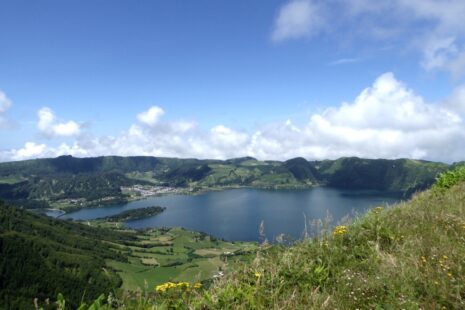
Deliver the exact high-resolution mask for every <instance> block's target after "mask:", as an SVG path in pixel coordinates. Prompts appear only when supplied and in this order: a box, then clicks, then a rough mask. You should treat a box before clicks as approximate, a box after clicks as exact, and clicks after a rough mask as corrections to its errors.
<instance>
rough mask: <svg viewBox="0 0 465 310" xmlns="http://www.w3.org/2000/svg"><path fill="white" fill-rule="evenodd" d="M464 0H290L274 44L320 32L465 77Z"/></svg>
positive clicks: (278, 22) (276, 27) (277, 21)
mask: <svg viewBox="0 0 465 310" xmlns="http://www.w3.org/2000/svg"><path fill="white" fill-rule="evenodd" d="M463 16H465V1H463V0H447V1H438V0H383V1H371V0H351V1H347V0H327V1H316V0H290V1H289V2H287V3H285V4H284V5H283V6H282V7H281V9H280V11H279V14H278V16H277V18H276V19H275V21H274V29H273V32H272V34H271V39H272V40H273V41H283V40H286V39H299V38H308V37H310V36H312V35H315V34H317V33H319V32H321V31H322V30H326V32H325V33H327V35H328V37H331V36H333V37H334V38H335V39H336V40H338V42H344V43H342V44H347V43H346V42H347V41H350V42H354V43H353V44H354V45H355V44H356V45H361V46H364V45H365V44H366V42H367V39H370V40H375V41H376V42H382V43H383V44H389V45H392V44H394V45H395V46H396V48H398V49H399V50H400V51H402V50H406V49H410V48H414V49H415V50H416V51H417V52H418V53H419V56H420V57H419V59H420V61H419V63H420V64H421V65H422V66H423V67H424V68H425V69H426V70H443V71H447V72H450V73H451V74H452V75H453V76H454V77H455V78H459V77H461V76H462V75H463V74H464V73H465V27H464V26H463Z"/></svg>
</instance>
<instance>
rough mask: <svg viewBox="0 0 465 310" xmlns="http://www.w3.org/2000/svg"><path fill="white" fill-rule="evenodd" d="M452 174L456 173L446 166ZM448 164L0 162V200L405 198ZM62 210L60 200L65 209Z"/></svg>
mask: <svg viewBox="0 0 465 310" xmlns="http://www.w3.org/2000/svg"><path fill="white" fill-rule="evenodd" d="M451 167H454V166H451ZM447 169H449V165H447V164H443V163H435V162H428V161H417V160H409V159H397V160H386V159H361V158H355V157H351V158H341V159H338V160H324V161H307V160H306V159H304V158H294V159H290V160H288V161H285V162H280V161H259V160H257V159H255V158H252V157H243V158H236V159H229V160H224V161H222V160H199V159H179V158H162V157H141V156H138V157H118V156H105V157H95V158H75V157H71V156H61V157H57V158H48V159H36V160H27V161H18V162H7V163H0V198H1V199H4V200H8V201H9V202H10V203H12V204H15V205H19V206H22V207H26V208H43V207H46V206H47V205H49V204H54V205H56V204H58V205H59V204H60V203H61V202H60V201H61V200H66V199H68V200H69V199H74V200H76V199H81V200H83V201H84V202H83V203H82V204H80V205H83V206H92V205H96V204H102V203H105V202H106V203H110V202H122V201H125V200H126V199H127V197H126V196H125V195H124V194H123V193H122V191H121V187H122V186H124V187H128V186H133V185H136V184H140V185H162V186H171V187H178V188H184V189H186V190H191V191H196V190H210V189H221V188H229V187H243V186H247V187H255V188H273V189H279V188H286V189H298V188H308V187H311V186H316V185H323V186H331V187H338V188H344V189H376V190H382V191H391V192H398V193H404V194H406V195H410V194H411V193H414V192H416V191H419V190H423V189H425V188H427V187H428V186H430V185H431V184H432V183H433V182H434V180H435V177H436V175H437V174H438V173H440V172H443V171H445V170H447ZM64 203H66V201H65V202H64Z"/></svg>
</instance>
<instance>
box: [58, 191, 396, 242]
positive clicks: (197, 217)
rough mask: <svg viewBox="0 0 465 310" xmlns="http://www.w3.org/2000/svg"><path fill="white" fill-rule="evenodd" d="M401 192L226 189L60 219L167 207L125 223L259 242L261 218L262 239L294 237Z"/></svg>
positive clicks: (385, 203) (386, 202)
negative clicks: (317, 225) (182, 229)
mask: <svg viewBox="0 0 465 310" xmlns="http://www.w3.org/2000/svg"><path fill="white" fill-rule="evenodd" d="M399 200H400V196H398V195H393V194H389V193H385V192H379V191H360V190H340V189H334V188H328V187H315V188H311V189H306V190H261V189H249V188H243V189H228V190H222V191H211V192H204V193H201V194H197V195H165V196H156V197H150V198H147V199H143V200H137V201H131V202H128V203H125V204H118V205H112V206H102V207H96V208H89V209H82V210H79V211H76V212H72V213H69V214H65V215H64V216H62V217H61V218H63V219H73V220H92V219H97V218H103V217H106V216H111V215H115V214H118V213H120V212H123V211H125V210H131V209H137V208H144V207H149V206H161V207H166V210H165V211H164V212H163V213H161V214H158V215H156V216H152V217H147V218H143V219H138V220H134V221H128V222H126V226H127V227H129V228H133V229H144V228H157V227H184V228H186V229H189V230H196V231H203V232H205V233H208V234H211V235H213V236H215V237H217V238H222V239H225V240H228V241H259V240H260V239H261V238H260V234H259V228H260V224H261V223H262V221H263V224H264V225H263V226H264V233H265V235H266V238H267V239H268V240H269V241H270V242H273V241H275V240H276V237H278V236H279V235H281V234H285V235H287V236H290V237H291V238H293V239H299V238H301V237H302V236H303V235H304V231H305V227H306V226H307V231H308V233H310V234H311V233H312V229H311V226H312V225H311V223H312V222H313V221H315V220H318V219H322V220H324V219H327V218H328V216H329V217H331V218H332V221H331V225H336V224H337V223H338V222H340V221H341V220H343V219H344V218H345V217H347V216H351V217H354V216H356V215H357V214H358V215H360V214H363V213H364V212H366V211H367V210H368V209H370V208H372V207H376V206H388V205H391V204H394V203H396V202H398V201H399Z"/></svg>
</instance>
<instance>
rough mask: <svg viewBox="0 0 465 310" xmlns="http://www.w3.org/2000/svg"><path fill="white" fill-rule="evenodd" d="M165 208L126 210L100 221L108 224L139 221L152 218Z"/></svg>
mask: <svg viewBox="0 0 465 310" xmlns="http://www.w3.org/2000/svg"><path fill="white" fill-rule="evenodd" d="M165 209H166V208H164V207H160V206H153V207H146V208H140V209H134V210H126V211H123V212H121V213H118V214H115V215H111V216H106V217H103V218H101V219H102V220H107V221H109V222H125V221H131V220H139V219H142V218H147V217H150V216H154V215H157V214H160V213H162V212H163V211H165Z"/></svg>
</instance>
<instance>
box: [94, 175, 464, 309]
mask: <svg viewBox="0 0 465 310" xmlns="http://www.w3.org/2000/svg"><path fill="white" fill-rule="evenodd" d="M322 227H323V229H322V231H321V235H319V236H318V237H317V238H313V239H306V240H303V241H301V242H299V243H297V244H295V245H293V246H291V247H283V246H279V245H273V246H267V245H264V246H263V247H262V249H261V250H260V251H259V252H258V253H257V255H256V257H255V259H254V261H253V262H251V263H248V264H244V265H242V266H241V267H239V268H236V269H235V272H233V273H232V274H229V275H226V276H225V277H224V278H219V279H217V280H216V281H215V282H214V283H213V284H212V285H211V286H210V287H209V288H205V289H203V290H197V289H190V287H191V286H192V285H191V286H188V285H186V284H182V285H181V284H180V285H177V284H176V283H174V284H173V283H167V284H166V285H165V286H163V287H162V288H163V289H157V288H149V290H151V292H150V291H149V292H146V294H145V295H141V296H140V297H139V298H134V297H132V296H122V297H120V298H119V299H114V300H113V301H112V307H113V308H114V307H116V308H121V309H154V308H155V309H170V308H176V309H464V308H465V246H464V241H465V170H464V168H460V169H458V170H455V171H452V172H448V173H444V174H442V175H441V176H440V177H439V179H438V182H437V183H436V184H435V185H434V186H433V188H432V189H431V190H428V191H426V192H423V193H420V194H417V195H415V196H414V197H413V198H412V199H411V200H410V201H408V202H404V203H401V204H398V205H396V206H394V207H392V208H388V209H386V208H383V207H377V208H374V209H372V210H371V211H370V212H368V213H367V214H366V215H365V216H364V217H361V218H359V219H357V220H356V221H355V222H354V223H352V224H350V225H349V224H346V225H340V226H337V227H336V228H334V229H328V228H327V227H326V228H325V226H322ZM98 303H100V305H101V306H100V308H101V309H109V308H111V307H110V306H109V305H106V304H105V302H104V301H103V299H100V301H99V302H98Z"/></svg>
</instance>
